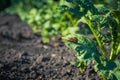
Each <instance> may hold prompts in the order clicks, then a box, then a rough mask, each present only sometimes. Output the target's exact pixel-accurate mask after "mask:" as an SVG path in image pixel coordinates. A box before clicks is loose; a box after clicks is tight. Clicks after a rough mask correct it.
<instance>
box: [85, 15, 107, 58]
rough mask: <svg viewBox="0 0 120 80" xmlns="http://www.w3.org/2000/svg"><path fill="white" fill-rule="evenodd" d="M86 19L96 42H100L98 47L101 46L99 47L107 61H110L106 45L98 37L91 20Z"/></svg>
mask: <svg viewBox="0 0 120 80" xmlns="http://www.w3.org/2000/svg"><path fill="white" fill-rule="evenodd" d="M84 18H85V20H86V22H87V24H88V26H89V28H90V29H91V31H92V33H93V35H94V36H95V38H96V40H97V42H98V45H99V47H100V48H101V51H102V54H103V56H104V57H105V58H106V59H108V57H107V54H106V51H105V48H104V45H103V44H102V43H101V41H100V39H99V37H98V35H97V34H96V33H95V31H94V28H93V25H92V22H91V21H90V20H89V19H87V18H86V17H84Z"/></svg>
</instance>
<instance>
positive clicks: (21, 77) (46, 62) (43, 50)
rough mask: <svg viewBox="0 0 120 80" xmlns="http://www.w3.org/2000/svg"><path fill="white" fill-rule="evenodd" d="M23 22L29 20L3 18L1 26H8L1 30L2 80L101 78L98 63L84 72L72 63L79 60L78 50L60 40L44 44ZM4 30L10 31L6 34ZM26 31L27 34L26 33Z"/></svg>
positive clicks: (14, 17) (78, 79)
mask: <svg viewBox="0 0 120 80" xmlns="http://www.w3.org/2000/svg"><path fill="white" fill-rule="evenodd" d="M9 18H11V19H9ZM1 22H3V23H1ZM9 22H10V24H8V23H9ZM16 23H17V24H16ZM14 24H15V25H16V26H13V25H14ZM21 24H25V23H24V22H22V21H21V20H20V19H19V17H18V16H17V17H16V15H12V17H11V15H5V16H4V17H3V16H2V19H0V29H2V27H4V26H8V27H6V28H4V29H3V30H2V31H1V32H0V80H101V77H100V76H99V75H97V74H96V73H95V71H94V69H93V64H94V63H91V65H90V66H88V67H87V69H86V71H84V72H80V71H79V69H78V68H77V67H76V66H73V65H71V64H70V62H71V61H74V60H77V59H76V57H75V53H76V52H74V51H72V50H70V49H68V48H67V47H66V46H65V45H64V44H63V42H62V41H61V40H60V39H59V40H57V41H54V42H50V43H49V44H44V43H43V42H42V39H41V37H40V36H36V35H34V34H33V33H32V30H31V29H30V27H29V26H28V25H27V24H26V25H25V27H26V28H25V27H23V25H21ZM20 26H21V27H22V28H21V29H19V33H18V31H17V30H18V28H19V27H20ZM14 28H15V29H14ZM24 28H25V29H24ZM7 29H8V30H7ZM22 30H26V31H25V32H23V31H22ZM4 32H7V33H6V34H4V35H3V34H2V33H4ZM26 32H27V33H28V34H29V36H27V37H26V36H23V34H26ZM9 33H10V35H9ZM11 33H14V35H15V37H13V35H12V34H11ZM19 34H21V35H22V37H21V36H20V35H19Z"/></svg>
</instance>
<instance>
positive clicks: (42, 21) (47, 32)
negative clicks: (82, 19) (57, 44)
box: [5, 0, 79, 42]
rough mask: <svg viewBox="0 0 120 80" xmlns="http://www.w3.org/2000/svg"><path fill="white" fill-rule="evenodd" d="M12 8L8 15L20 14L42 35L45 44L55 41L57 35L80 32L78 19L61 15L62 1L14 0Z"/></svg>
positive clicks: (65, 13)
mask: <svg viewBox="0 0 120 80" xmlns="http://www.w3.org/2000/svg"><path fill="white" fill-rule="evenodd" d="M12 1H13V2H12V4H13V5H12V6H11V7H10V8H8V9H6V10H5V12H7V13H11V14H18V15H19V16H20V17H21V18H22V20H24V21H26V22H27V23H29V24H30V25H31V26H32V28H33V30H34V32H35V33H36V34H38V35H41V36H42V38H43V41H44V42H49V41H50V40H55V39H56V35H58V34H60V35H66V34H69V33H71V30H72V32H73V33H76V32H78V30H79V29H78V27H77V19H74V18H73V17H72V15H70V14H69V13H68V12H64V13H61V12H60V11H59V10H58V6H60V4H61V3H62V1H61V0H60V1H59V0H12Z"/></svg>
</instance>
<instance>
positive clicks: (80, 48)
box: [63, 0, 120, 80]
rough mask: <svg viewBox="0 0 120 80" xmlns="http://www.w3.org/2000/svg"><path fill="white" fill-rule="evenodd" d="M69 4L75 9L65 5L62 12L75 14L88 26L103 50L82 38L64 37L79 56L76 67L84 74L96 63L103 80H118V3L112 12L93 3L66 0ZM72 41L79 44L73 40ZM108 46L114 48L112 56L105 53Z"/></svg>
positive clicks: (88, 0) (119, 27) (74, 36)
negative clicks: (89, 66)
mask: <svg viewBox="0 0 120 80" xmlns="http://www.w3.org/2000/svg"><path fill="white" fill-rule="evenodd" d="M115 1H116V0H115ZM66 2H68V3H69V4H71V5H72V7H71V6H69V5H63V10H65V11H69V12H71V13H73V14H74V15H76V18H80V21H81V22H83V23H86V24H87V25H88V26H89V28H90V30H91V31H92V33H93V35H94V37H95V38H96V41H95V42H96V43H97V44H98V46H99V49H100V51H98V50H97V48H96V47H97V46H96V45H95V44H94V42H93V41H92V40H90V39H88V38H86V37H85V36H83V35H79V34H75V35H72V36H71V37H68V36H67V37H65V43H66V45H67V46H68V47H69V48H71V49H74V50H76V52H77V55H76V56H77V58H78V60H79V61H76V62H74V63H73V64H76V65H77V66H78V67H79V68H80V70H81V71H83V70H85V67H86V66H87V65H89V63H90V62H91V61H95V62H96V64H95V65H94V69H95V71H96V72H97V73H98V74H99V75H101V76H102V77H103V80H109V79H111V80H119V79H120V77H119V76H120V71H119V70H120V63H119V61H118V60H116V59H117V57H118V55H119V53H120V40H119V39H120V16H119V14H120V11H119V9H118V7H116V6H117V2H116V3H112V5H113V7H112V8H111V7H108V6H105V5H103V4H101V5H94V4H93V3H92V2H91V1H90V0H66ZM110 5H111V4H110ZM114 5H116V6H114ZM71 9H72V10H71ZM81 9H82V10H81ZM78 14H80V15H78ZM104 30H107V32H105V31H104ZM73 38H76V40H77V41H76V42H74V41H72V40H70V39H73ZM63 39H64V38H63ZM110 44H111V45H110ZM106 46H111V48H110V50H111V52H110V51H109V53H108V52H107V51H106V48H105V47H106ZM100 53H101V54H102V55H100ZM108 54H110V56H108Z"/></svg>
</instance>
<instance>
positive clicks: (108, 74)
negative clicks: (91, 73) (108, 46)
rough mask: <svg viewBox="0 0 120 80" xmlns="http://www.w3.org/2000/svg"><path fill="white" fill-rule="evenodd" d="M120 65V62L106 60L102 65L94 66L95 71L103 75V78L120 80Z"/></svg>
mask: <svg viewBox="0 0 120 80" xmlns="http://www.w3.org/2000/svg"><path fill="white" fill-rule="evenodd" d="M119 68H120V63H119V62H118V61H111V60H109V61H108V60H104V61H102V63H101V64H99V63H98V64H96V65H95V66H94V69H95V71H96V72H97V73H98V74H99V75H102V76H103V77H105V78H107V79H111V80H119V79H120V77H119V76H120V71H119V70H118V69H119Z"/></svg>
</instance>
